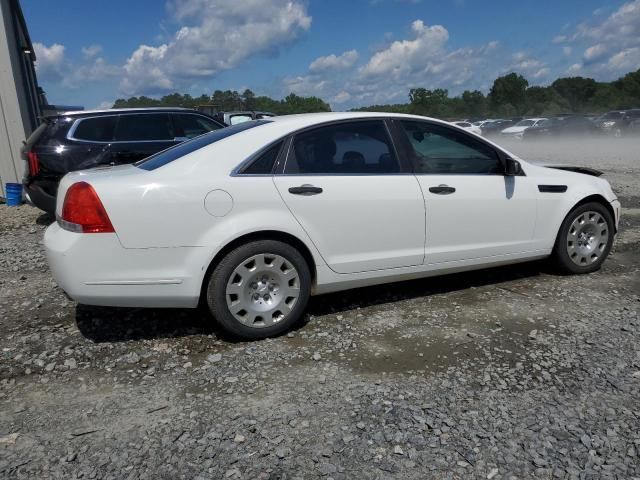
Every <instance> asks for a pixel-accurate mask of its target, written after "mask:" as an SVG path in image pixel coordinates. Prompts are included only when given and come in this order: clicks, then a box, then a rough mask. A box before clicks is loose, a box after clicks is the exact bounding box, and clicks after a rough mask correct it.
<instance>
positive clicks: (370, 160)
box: [284, 120, 400, 175]
mask: <svg viewBox="0 0 640 480" xmlns="http://www.w3.org/2000/svg"><path fill="white" fill-rule="evenodd" d="M399 171H400V165H399V164H398V160H397V158H396V156H395V154H394V151H393V147H392V144H391V140H390V138H389V135H388V134H387V130H386V128H385V125H384V123H383V122H382V121H378V120H375V121H364V122H348V123H341V124H337V125H331V126H327V127H320V128H316V129H313V130H310V131H308V132H304V133H301V134H298V135H296V137H295V140H294V142H293V151H292V152H290V153H289V156H288V158H287V164H286V168H285V172H284V173H285V174H287V173H289V174H334V175H353V174H361V175H366V174H371V175H376V174H383V173H396V172H399Z"/></svg>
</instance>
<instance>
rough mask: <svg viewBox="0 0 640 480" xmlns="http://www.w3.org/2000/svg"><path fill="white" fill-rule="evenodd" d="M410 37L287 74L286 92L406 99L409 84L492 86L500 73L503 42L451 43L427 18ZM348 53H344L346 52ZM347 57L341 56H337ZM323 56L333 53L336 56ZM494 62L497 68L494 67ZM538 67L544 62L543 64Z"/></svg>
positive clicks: (354, 100)
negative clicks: (341, 63)
mask: <svg viewBox="0 0 640 480" xmlns="http://www.w3.org/2000/svg"><path fill="white" fill-rule="evenodd" d="M410 35H411V36H410V38H408V39H401V40H396V41H393V42H391V43H388V44H387V45H386V46H384V47H382V48H381V49H379V50H378V51H376V52H375V53H373V54H372V55H371V56H370V57H369V58H368V59H366V60H365V62H364V64H363V65H361V66H357V65H355V62H354V64H353V66H351V67H349V68H344V69H342V70H327V71H323V70H322V69H316V68H314V69H311V68H310V73H309V74H307V75H301V76H291V77H287V78H285V79H284V82H283V91H284V93H285V94H286V93H288V92H289V91H293V92H294V93H297V94H299V95H317V96H321V97H323V98H325V99H327V100H328V101H329V102H330V103H331V105H332V107H333V108H338V109H343V108H347V107H349V106H352V105H363V104H380V103H390V102H392V103H394V102H403V103H404V102H406V101H407V95H408V92H409V89H410V88H412V87H417V86H424V87H426V88H449V89H451V93H453V94H457V93H460V92H461V91H462V90H464V89H465V88H468V87H469V88H482V89H488V87H489V86H490V82H491V81H493V79H494V78H495V75H496V72H499V70H500V68H499V66H498V62H497V60H498V59H499V58H500V57H499V55H498V51H499V49H500V45H499V43H498V42H489V43H487V44H486V45H482V46H479V47H475V48H471V47H465V48H459V49H455V50H452V49H450V48H448V46H447V41H448V38H449V33H448V32H447V30H446V29H445V28H444V27H443V26H440V25H435V26H427V25H425V23H424V22H423V21H421V20H416V21H414V22H413V23H412V24H411V32H410ZM343 55H344V54H343ZM340 57H342V55H341V56H335V58H336V59H338V58H340ZM321 58H331V59H332V62H331V63H335V62H334V61H333V58H332V56H331V55H329V56H328V57H321ZM492 66H493V68H492ZM538 67H539V68H538V70H539V69H540V68H542V67H543V65H539V66H538Z"/></svg>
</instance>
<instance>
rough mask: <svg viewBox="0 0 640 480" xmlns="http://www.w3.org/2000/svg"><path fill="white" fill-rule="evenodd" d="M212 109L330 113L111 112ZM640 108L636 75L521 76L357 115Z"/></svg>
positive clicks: (138, 101)
mask: <svg viewBox="0 0 640 480" xmlns="http://www.w3.org/2000/svg"><path fill="white" fill-rule="evenodd" d="M199 105H215V106H216V107H217V108H219V109H220V110H223V111H229V110H261V111H268V112H273V113H275V114H278V115H286V114H292V113H310V112H328V111H331V107H330V105H329V104H328V103H326V102H325V101H323V100H322V99H320V98H318V97H302V96H298V95H295V94H293V93H292V94H290V95H288V96H287V97H285V98H284V99H282V100H275V99H273V98H270V97H267V96H264V95H263V96H256V95H255V94H254V93H253V92H252V91H251V90H249V89H247V90H245V91H244V92H242V93H240V92H237V91H235V90H225V91H222V90H216V91H215V92H213V94H212V95H211V96H209V95H201V96H200V97H192V96H191V95H189V94H185V95H182V94H179V93H172V94H170V95H165V96H164V97H162V98H159V99H156V98H150V97H145V96H141V97H131V98H128V99H118V100H116V102H115V104H114V105H113V107H114V108H124V107H163V106H167V107H169V106H171V107H188V108H195V107H197V106H199ZM634 107H635V108H640V69H638V70H637V71H635V72H631V73H628V74H626V75H624V76H623V77H620V78H618V79H617V80H614V81H612V82H597V81H595V80H594V79H592V78H586V77H565V78H558V79H557V80H555V81H554V82H553V83H552V84H551V85H549V86H546V87H541V86H529V82H528V80H527V79H526V78H525V77H523V76H522V75H520V74H517V73H509V74H508V75H504V76H501V77H498V78H497V79H496V80H495V81H494V82H493V86H492V87H491V89H490V90H489V93H488V94H487V95H485V94H484V93H482V92H481V91H479V90H472V91H470V90H465V91H464V92H463V93H462V94H461V95H459V96H455V97H451V96H449V91H448V90H447V89H443V88H436V89H433V90H429V89H426V88H421V87H420V88H412V89H411V90H410V91H409V102H408V103H402V104H392V105H372V106H369V107H361V108H357V109H354V110H356V111H382V112H398V113H413V114H417V115H427V116H431V117H438V118H463V117H464V118H483V117H513V116H516V115H529V116H534V115H552V114H558V113H599V112H604V111H607V110H617V109H627V108H634Z"/></svg>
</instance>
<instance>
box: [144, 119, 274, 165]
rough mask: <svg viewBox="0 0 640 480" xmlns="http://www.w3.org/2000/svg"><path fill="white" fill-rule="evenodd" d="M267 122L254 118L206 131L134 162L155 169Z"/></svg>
mask: <svg viewBox="0 0 640 480" xmlns="http://www.w3.org/2000/svg"><path fill="white" fill-rule="evenodd" d="M265 123H269V121H268V120H252V121H250V122H244V123H239V124H237V125H232V126H230V127H226V128H221V129H220V130H215V131H213V132H209V133H205V134H204V135H200V136H199V137H196V138H194V139H192V140H188V141H186V142H183V143H180V144H178V145H176V146H175V147H171V148H168V149H166V150H163V151H161V152H159V153H156V154H155V155H151V156H150V157H147V158H145V159H144V160H140V161H139V162H136V163H134V165H135V166H136V167H140V168H142V169H144V170H155V169H156V168H160V167H162V166H163V165H166V164H167V163H171V162H173V161H174V160H177V159H178V158H180V157H184V156H185V155H188V154H189V153H192V152H195V151H196V150H199V149H201V148H202V147H206V146H207V145H211V144H212V143H216V142H217V141H219V140H222V139H224V138H227V137H230V136H231V135H235V134H236V133H240V132H243V131H245V130H249V129H250V128H253V127H257V126H259V125H264V124H265Z"/></svg>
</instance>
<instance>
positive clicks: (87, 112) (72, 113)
mask: <svg viewBox="0 0 640 480" xmlns="http://www.w3.org/2000/svg"><path fill="white" fill-rule="evenodd" d="M145 112H192V113H199V114H201V115H205V116H209V115H207V114H206V113H203V112H199V111H197V110H194V109H193V108H185V107H141V108H106V109H96V110H74V111H70V112H61V113H58V114H57V115H53V116H56V117H69V116H74V117H75V116H86V115H96V114H103V113H104V114H113V113H145Z"/></svg>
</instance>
